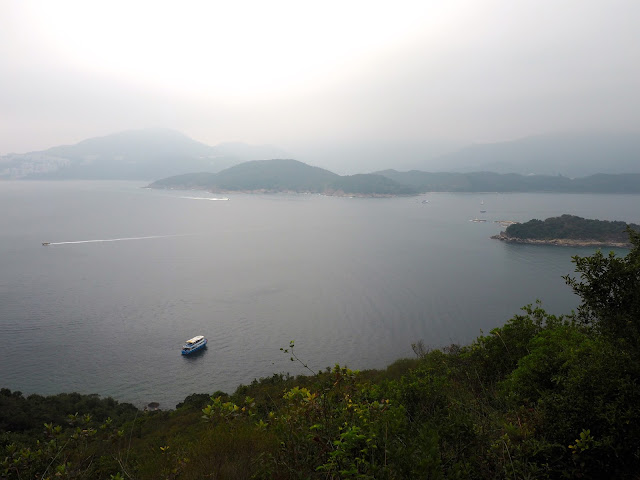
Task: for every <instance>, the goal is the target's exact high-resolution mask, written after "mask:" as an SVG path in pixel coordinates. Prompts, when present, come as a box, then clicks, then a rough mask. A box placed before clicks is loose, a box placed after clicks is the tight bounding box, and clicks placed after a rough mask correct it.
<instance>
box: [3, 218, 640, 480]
mask: <svg viewBox="0 0 640 480" xmlns="http://www.w3.org/2000/svg"><path fill="white" fill-rule="evenodd" d="M629 235H630V242H631V244H632V246H633V247H632V249H631V250H630V252H629V253H628V254H627V255H626V256H625V257H618V256H616V255H615V254H614V253H611V254H609V255H603V254H602V253H601V252H600V251H597V252H596V253H594V254H593V255H592V256H588V257H574V263H575V269H576V273H577V274H578V275H577V277H572V276H566V277H565V280H566V282H567V284H568V285H569V286H570V288H572V289H573V291H574V292H575V293H576V294H577V295H579V296H580V298H581V300H582V302H581V305H580V307H579V308H578V310H577V312H575V313H571V314H569V315H565V316H554V315H550V314H548V313H547V312H545V311H544V310H543V309H542V308H541V306H540V305H539V304H536V305H529V306H527V307H525V308H523V312H522V314H520V315H516V316H515V317H513V318H512V319H510V320H509V321H507V322H506V324H505V325H504V326H502V327H499V328H496V329H494V330H492V331H491V332H490V333H489V334H487V335H483V336H481V337H479V338H477V339H476V340H475V341H474V342H473V343H472V344H470V345H466V346H460V345H450V346H448V347H445V348H441V349H432V350H431V349H429V348H427V347H425V345H424V344H423V343H422V342H421V341H419V342H417V343H416V344H414V345H413V349H414V352H415V353H416V358H414V359H404V360H399V361H397V362H395V363H394V364H392V365H391V366H389V367H388V368H387V369H386V370H383V371H364V372H357V371H352V370H350V369H349V368H346V367H344V366H339V365H336V366H334V367H332V368H327V369H326V370H325V371H322V372H318V373H315V372H313V371H311V369H309V368H308V367H307V368H308V370H309V373H310V375H308V376H299V377H295V378H294V377H291V376H289V375H285V374H275V375H273V376H272V377H269V378H263V379H260V380H255V381H254V382H252V383H251V384H250V385H244V386H240V387H238V389H237V390H236V391H235V392H234V393H233V394H231V395H227V394H224V393H222V392H216V393H214V394H213V395H210V394H194V395H191V396H189V397H187V398H186V399H185V401H184V402H183V403H181V404H179V405H178V406H177V407H176V410H175V411H157V412H154V411H151V412H140V411H138V410H137V409H135V408H134V407H132V406H131V405H126V404H125V405H122V404H119V403H117V402H115V401H114V400H112V399H99V398H98V397H96V396H84V395H78V394H64V395H58V396H54V397H41V396H39V395H30V396H28V397H26V398H25V397H24V396H23V395H22V394H21V393H20V392H11V391H9V390H7V389H2V390H1V391H0V476H1V477H2V478H7V479H27V478H30V479H31V478H38V479H41V478H42V479H47V478H48V479H54V478H56V479H57V478H69V479H70V478H74V479H76V478H78V479H80V478H81V479H111V480H113V479H118V480H120V479H177V478H184V479H200V478H203V479H204V478H216V479H243V478H247V479H248V478H262V479H327V478H329V479H347V478H350V479H374V478H375V479H420V478H424V479H434V478H435V479H454V478H455V479H514V478H528V479H561V478H581V479H601V478H617V479H637V478H638V472H639V471H640V409H638V405H640V380H639V379H640V233H636V232H633V231H631V230H630V231H629ZM285 347H286V348H284V347H283V348H282V350H283V354H284V355H287V356H289V357H290V358H291V360H292V361H294V362H299V363H302V364H303V365H304V361H303V360H302V358H303V357H304V352H298V351H296V350H295V345H294V343H293V342H291V344H290V345H288V346H285ZM305 367H306V365H305Z"/></svg>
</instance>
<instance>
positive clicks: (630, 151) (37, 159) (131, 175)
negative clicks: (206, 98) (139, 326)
mask: <svg viewBox="0 0 640 480" xmlns="http://www.w3.org/2000/svg"><path fill="white" fill-rule="evenodd" d="M371 147H372V148H373V145H372V146H371ZM416 152H417V151H413V152H409V151H404V150H397V151H394V152H392V153H390V154H389V155H390V157H389V158H393V159H394V160H393V163H394V164H395V165H401V164H406V162H404V160H406V158H409V157H410V156H411V155H414V156H415V155H416ZM352 153H353V156H354V157H353V158H352V159H345V160H344V161H345V162H347V161H349V162H351V164H352V165H353V164H355V163H360V164H364V163H363V162H365V160H364V158H360V157H358V155H359V154H358V153H355V151H354V152H352ZM332 155H337V154H336V153H335V152H334V154H331V153H327V155H326V158H324V157H322V158H318V160H317V161H315V162H314V164H316V165H327V164H331V163H332V162H333V163H335V162H337V161H338V159H339V158H340V157H339V156H338V157H336V158H334V157H333V156H332ZM425 155H426V154H425ZM405 157H406V158H405ZM275 158H290V156H289V155H288V154H287V153H286V152H285V151H284V150H282V149H280V148H277V147H273V146H268V145H262V146H254V145H248V144H245V143H240V142H229V143H221V144H219V145H217V146H209V145H206V144H204V143H201V142H197V141H195V140H193V139H191V138H189V137H187V136H185V135H183V134H182V133H180V132H177V131H173V130H169V129H145V130H131V131H125V132H119V133H115V134H111V135H106V136H102V137H95V138H90V139H86V140H83V141H81V142H79V143H77V144H74V145H60V146H56V147H52V148H49V149H47V150H43V151H39V152H29V153H23V154H15V153H12V154H8V155H4V156H2V157H0V179H99V180H114V179H118V180H153V179H160V178H166V177H171V176H175V175H181V174H186V173H189V172H213V173H215V172H220V171H222V170H224V169H226V168H228V167H231V166H233V165H237V164H240V163H243V162H246V161H251V160H269V159H275ZM426 158H427V157H425V161H424V162H417V163H420V165H421V166H419V167H418V168H417V169H415V170H412V171H410V172H406V174H403V175H404V176H403V178H402V179H399V178H398V173H397V172H395V171H394V170H382V172H384V173H382V174H383V175H384V176H385V177H387V178H391V179H394V180H396V181H400V183H404V184H406V185H412V186H415V187H419V188H421V189H424V188H425V186H427V188H431V187H428V186H429V185H433V189H434V190H440V189H442V187H441V186H440V185H442V184H444V185H447V187H446V188H447V189H451V191H476V190H478V189H480V190H482V188H488V189H489V190H490V191H501V190H502V189H505V188H506V189H510V188H515V190H514V191H523V190H521V189H522V188H534V189H538V188H540V187H539V186H538V185H537V184H536V185H534V186H526V185H527V183H528V182H531V180H522V179H518V180H517V181H516V179H515V178H516V177H512V178H511V179H509V178H507V177H505V178H503V179H502V181H503V183H505V185H504V186H502V187H498V188H496V187H493V186H485V187H483V186H482V185H483V183H486V182H487V181H488V182H489V184H490V185H492V184H493V183H495V182H496V181H497V177H493V178H492V179H489V180H487V179H482V177H481V176H480V175H479V174H478V172H494V174H505V175H506V174H509V173H511V174H520V175H527V176H528V175H529V174H535V175H546V176H547V177H548V178H547V180H546V181H545V183H546V184H547V185H557V186H556V187H551V188H552V190H551V191H556V190H557V189H558V188H560V185H565V186H563V187H562V188H569V191H571V190H570V187H569V183H567V181H566V180H567V179H566V178H563V177H572V178H573V177H586V176H589V175H595V174H622V173H638V174H640V135H637V134H633V133H588V134H587V133H581V134H554V135H541V136H536V137H526V138H522V139H518V140H514V141H509V142H500V143H492V144H480V145H471V146H468V147H465V148H462V149H459V150H456V151H453V152H451V153H448V154H446V155H441V156H439V157H437V158H436V159H433V158H431V159H430V160H428V161H427V160H426ZM354 162H355V163H354ZM365 163H366V162H365ZM378 163H380V162H378ZM389 163H391V162H389ZM369 164H370V165H371V164H372V163H371V162H370V163H369ZM408 168H409V167H408ZM363 170H364V168H363ZM365 171H366V170H365ZM427 172H451V173H440V174H439V175H440V177H435V175H436V174H435V173H427ZM356 173H357V172H356ZM374 173H375V174H379V173H380V172H374ZM409 173H411V175H413V176H414V177H415V178H408V174H409ZM463 173H464V174H471V173H473V174H474V176H473V177H464V176H462V174H463ZM426 175H430V177H428V178H427V177H426ZM487 175H488V174H487ZM592 180H593V181H594V182H595V181H596V179H592ZM601 180H602V179H601ZM341 181H342V182H345V181H346V180H341ZM352 181H353V182H356V179H352ZM536 181H537V180H534V181H533V182H534V184H535V182H536ZM606 181H607V180H605V182H606ZM379 182H381V181H380V180H379ZM514 182H515V183H514ZM521 184H523V185H524V186H514V185H521ZM562 188H560V189H562ZM590 188H592V187H590ZM630 189H631V191H634V188H633V186H631V187H630Z"/></svg>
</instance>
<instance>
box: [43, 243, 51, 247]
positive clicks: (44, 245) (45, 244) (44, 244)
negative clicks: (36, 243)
mask: <svg viewBox="0 0 640 480" xmlns="http://www.w3.org/2000/svg"><path fill="white" fill-rule="evenodd" d="M47 245H51V244H50V243H49V242H42V246H43V247H46V246H47Z"/></svg>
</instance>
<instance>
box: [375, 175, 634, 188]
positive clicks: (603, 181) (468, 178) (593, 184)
mask: <svg viewBox="0 0 640 480" xmlns="http://www.w3.org/2000/svg"><path fill="white" fill-rule="evenodd" d="M376 173H377V174H379V175H384V176H385V177H388V178H390V179H392V180H394V181H396V182H398V183H401V184H404V185H410V186H412V187H414V188H416V189H417V190H419V191H420V192H548V193H640V174H625V175H606V174H596V175H590V176H588V177H583V178H569V177H564V176H561V175H519V174H516V173H504V174H500V173H493V172H472V173H446V172H437V173H431V172H422V171H417V170H412V171H409V172H398V171H395V170H383V171H380V172H376Z"/></svg>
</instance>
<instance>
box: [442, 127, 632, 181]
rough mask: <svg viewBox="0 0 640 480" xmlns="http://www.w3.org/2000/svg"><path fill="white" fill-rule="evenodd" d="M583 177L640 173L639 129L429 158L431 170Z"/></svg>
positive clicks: (527, 141)
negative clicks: (600, 174) (630, 131)
mask: <svg viewBox="0 0 640 480" xmlns="http://www.w3.org/2000/svg"><path fill="white" fill-rule="evenodd" d="M434 166H435V169H436V170H438V169H441V168H446V169H447V170H449V171H452V170H453V171H456V172H472V171H490V172H496V173H520V174H523V175H527V174H540V175H564V176H568V177H584V176H587V175H593V174H596V173H609V174H618V173H640V133H594V132H590V133H576V134H552V135H540V136H535V137H527V138H522V139H519V140H514V141H510V142H500V143H487V144H477V145H471V146H468V147H466V148H463V149H461V150H458V151H456V152H453V153H449V154H446V155H442V156H440V157H438V158H436V159H434V160H433V161H430V169H434V168H433V167H434Z"/></svg>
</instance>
